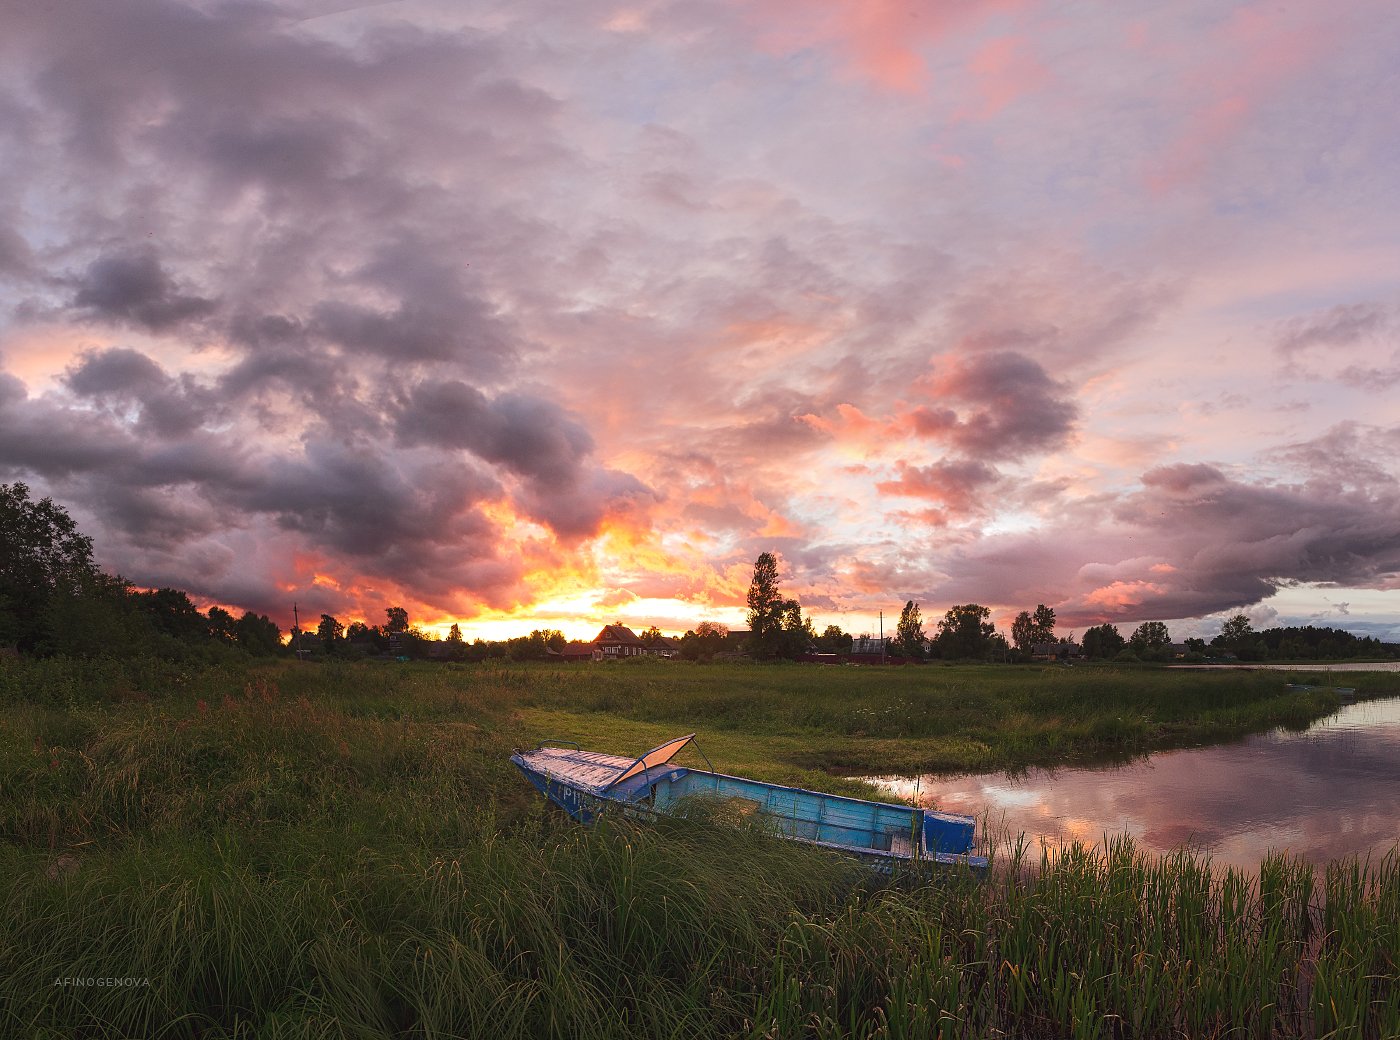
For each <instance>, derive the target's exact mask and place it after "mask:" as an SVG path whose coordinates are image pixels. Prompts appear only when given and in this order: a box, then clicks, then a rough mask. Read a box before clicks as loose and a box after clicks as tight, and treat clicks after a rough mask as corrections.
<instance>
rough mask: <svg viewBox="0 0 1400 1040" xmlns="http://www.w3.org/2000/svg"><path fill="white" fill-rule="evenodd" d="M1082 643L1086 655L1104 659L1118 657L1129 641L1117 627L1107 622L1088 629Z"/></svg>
mask: <svg viewBox="0 0 1400 1040" xmlns="http://www.w3.org/2000/svg"><path fill="white" fill-rule="evenodd" d="M1080 645H1081V646H1082V647H1083V648H1084V656H1085V657H1088V658H1091V659H1097V660H1103V659H1106V658H1109V657H1117V656H1118V655H1119V654H1120V653H1121V652H1122V650H1123V648H1124V647H1125V646H1127V645H1128V641H1127V640H1126V639H1124V638H1123V636H1122V634H1121V633H1120V632H1119V631H1118V629H1117V628H1115V627H1114V626H1113V625H1110V624H1108V623H1107V622H1105V623H1104V624H1102V625H1095V626H1094V627H1093V628H1090V629H1086V630H1085V632H1084V640H1083V642H1082V643H1081V644H1080Z"/></svg>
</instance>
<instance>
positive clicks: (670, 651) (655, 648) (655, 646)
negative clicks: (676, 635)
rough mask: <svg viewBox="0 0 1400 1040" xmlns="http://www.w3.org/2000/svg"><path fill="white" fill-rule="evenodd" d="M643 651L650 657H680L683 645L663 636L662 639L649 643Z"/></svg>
mask: <svg viewBox="0 0 1400 1040" xmlns="http://www.w3.org/2000/svg"><path fill="white" fill-rule="evenodd" d="M643 649H644V650H645V651H646V655H647V656H648V657H678V656H680V652H681V644H680V643H679V642H677V641H676V640H674V639H672V638H671V637H670V636H662V637H661V638H660V639H653V640H652V641H651V642H650V643H647V644H646V645H645V646H644V647H643Z"/></svg>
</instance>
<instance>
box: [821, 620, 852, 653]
mask: <svg viewBox="0 0 1400 1040" xmlns="http://www.w3.org/2000/svg"><path fill="white" fill-rule="evenodd" d="M854 642H855V637H854V636H852V635H849V634H848V633H846V632H843V631H841V626H839V625H827V626H826V631H824V632H823V633H822V634H821V635H820V636H818V637H817V646H818V648H819V649H821V650H824V651H825V652H827V653H829V654H849V653H850V652H851V644H852V643H854Z"/></svg>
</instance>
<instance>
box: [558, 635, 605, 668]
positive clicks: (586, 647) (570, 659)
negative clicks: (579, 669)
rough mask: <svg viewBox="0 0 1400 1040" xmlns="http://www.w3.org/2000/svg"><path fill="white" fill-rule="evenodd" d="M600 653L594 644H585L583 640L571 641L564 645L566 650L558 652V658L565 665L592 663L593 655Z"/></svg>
mask: <svg viewBox="0 0 1400 1040" xmlns="http://www.w3.org/2000/svg"><path fill="white" fill-rule="evenodd" d="M597 652H598V648H597V647H596V646H595V645H594V644H592V643H585V642H584V641H583V640H582V639H574V640H570V641H569V642H568V643H565V644H564V649H562V650H559V651H557V652H556V654H557V656H558V657H559V658H561V659H562V660H563V662H564V663H565V664H577V663H578V662H579V661H591V660H593V655H594V654H596V653H597Z"/></svg>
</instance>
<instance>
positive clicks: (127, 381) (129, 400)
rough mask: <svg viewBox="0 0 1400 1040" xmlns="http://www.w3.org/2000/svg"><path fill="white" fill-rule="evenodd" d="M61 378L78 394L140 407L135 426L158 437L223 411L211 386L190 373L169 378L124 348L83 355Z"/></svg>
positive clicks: (185, 430)
mask: <svg viewBox="0 0 1400 1040" xmlns="http://www.w3.org/2000/svg"><path fill="white" fill-rule="evenodd" d="M63 381H64V383H65V384H67V386H68V388H69V389H70V390H72V391H73V392H74V393H76V394H78V395H79V396H80V397H85V398H88V399H90V400H93V401H97V402H111V403H114V404H117V405H119V406H126V407H134V408H137V409H139V412H138V415H137V418H136V429H137V430H138V431H139V432H143V433H153V434H155V435H157V436H160V437H175V436H178V435H180V434H185V433H190V432H192V431H194V430H196V429H198V428H199V427H200V426H202V425H203V424H204V423H205V422H207V421H210V420H216V419H219V418H221V417H222V416H223V415H224V414H226V410H225V409H224V408H223V406H222V402H221V401H220V399H219V397H218V395H217V394H216V392H215V391H214V390H213V389H212V388H210V387H208V386H204V385H202V384H200V383H199V382H198V381H196V380H195V379H194V378H193V377H191V376H189V375H188V374H182V375H181V376H179V377H178V378H174V377H171V376H169V375H167V374H166V372H165V370H164V369H163V368H161V367H160V365H158V364H156V363H155V362H154V361H152V360H151V359H150V358H149V357H147V356H146V355H145V354H142V353H141V352H140V351H136V350H131V349H129V348H126V347H112V348H108V349H106V350H100V351H89V352H88V353H86V354H83V355H82V356H81V357H80V358H79V360H78V362H77V363H76V364H75V365H73V366H71V367H70V368H69V369H68V371H67V372H66V373H65V375H64V379H63Z"/></svg>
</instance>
